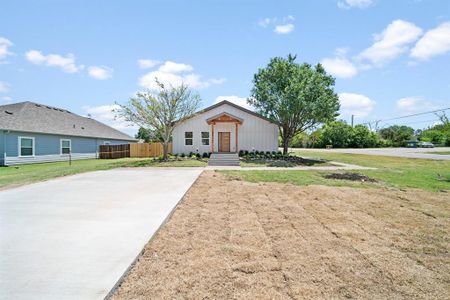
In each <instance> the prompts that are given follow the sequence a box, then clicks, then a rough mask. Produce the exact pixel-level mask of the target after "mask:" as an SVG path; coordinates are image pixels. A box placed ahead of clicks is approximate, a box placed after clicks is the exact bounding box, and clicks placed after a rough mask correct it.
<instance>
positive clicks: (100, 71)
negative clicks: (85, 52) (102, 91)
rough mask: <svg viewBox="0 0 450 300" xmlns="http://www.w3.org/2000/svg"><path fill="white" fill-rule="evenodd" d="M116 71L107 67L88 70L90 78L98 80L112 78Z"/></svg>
mask: <svg viewBox="0 0 450 300" xmlns="http://www.w3.org/2000/svg"><path fill="white" fill-rule="evenodd" d="M113 72H114V70H113V69H111V68H108V67H105V66H91V67H89V68H88V73H89V76H91V77H92V78H95V79H97V80H105V79H109V78H111V77H112V74H113Z"/></svg>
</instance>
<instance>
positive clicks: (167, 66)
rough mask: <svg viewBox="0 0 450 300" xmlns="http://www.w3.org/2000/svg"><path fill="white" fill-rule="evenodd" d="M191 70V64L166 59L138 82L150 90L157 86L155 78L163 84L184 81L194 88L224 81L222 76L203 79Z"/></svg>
mask: <svg viewBox="0 0 450 300" xmlns="http://www.w3.org/2000/svg"><path fill="white" fill-rule="evenodd" d="M193 70H194V68H193V67H192V66H191V65H187V64H181V63H175V62H172V61H167V62H165V63H164V64H163V65H161V66H160V67H159V68H158V70H156V71H152V72H149V73H147V74H145V75H144V76H142V77H141V78H140V79H139V84H140V85H141V86H142V87H145V88H148V89H150V90H158V86H157V84H156V82H155V79H156V78H157V79H158V80H159V81H160V82H162V83H163V84H168V85H172V86H180V85H181V84H182V83H184V84H187V85H188V86H190V87H191V88H194V89H203V88H207V87H209V86H211V85H214V84H221V83H223V82H225V81H226V80H225V79H224V78H220V79H214V78H212V79H206V80H203V79H202V77H201V76H200V75H198V74H196V73H192V72H191V71H193Z"/></svg>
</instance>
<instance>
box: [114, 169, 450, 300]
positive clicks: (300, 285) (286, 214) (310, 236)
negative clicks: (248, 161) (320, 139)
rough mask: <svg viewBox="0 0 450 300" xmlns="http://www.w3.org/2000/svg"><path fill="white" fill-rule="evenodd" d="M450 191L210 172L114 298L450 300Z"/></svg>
mask: <svg viewBox="0 0 450 300" xmlns="http://www.w3.org/2000/svg"><path fill="white" fill-rule="evenodd" d="M449 217H450V193H448V192H436V193H432V192H424V191H417V190H416V191H413V190H409V191H399V190H389V189H381V188H380V189H355V188H336V187H326V186H307V187H299V186H294V185H285V184H277V183H264V184H263V183H259V184H255V183H248V182H244V181H240V180H237V179H236V178H232V177H227V176H225V175H222V174H221V173H218V172H214V171H208V172H204V173H203V174H202V175H201V177H200V178H199V179H198V181H197V182H196V183H195V185H194V186H193V187H192V188H191V190H190V191H189V192H188V194H187V195H186V198H185V200H184V201H183V203H182V204H180V206H179V207H178V209H177V210H176V211H175V213H174V215H173V216H172V218H171V219H170V221H169V222H168V223H167V224H166V225H165V226H164V227H163V228H162V229H161V231H160V232H159V233H158V234H157V235H156V236H155V237H154V239H153V240H152V241H151V242H150V243H149V244H148V245H147V246H146V248H145V252H144V253H143V255H142V256H141V257H140V259H139V260H138V262H137V263H136V265H135V266H134V267H133V268H132V270H131V271H130V273H129V274H128V276H127V277H126V278H125V280H124V282H123V283H122V284H121V286H120V287H119V288H118V289H117V290H116V292H115V293H114V295H113V296H112V299H308V298H309V299H310V298H365V299H393V298H395V299H411V298H427V299H430V298H439V299H444V298H447V299H448V298H450V256H449V249H450V236H449V232H450V218H449Z"/></svg>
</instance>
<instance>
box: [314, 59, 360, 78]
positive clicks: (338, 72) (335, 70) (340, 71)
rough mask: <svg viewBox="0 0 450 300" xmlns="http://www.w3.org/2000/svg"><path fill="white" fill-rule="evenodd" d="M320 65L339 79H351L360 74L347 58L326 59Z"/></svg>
mask: <svg viewBox="0 0 450 300" xmlns="http://www.w3.org/2000/svg"><path fill="white" fill-rule="evenodd" d="M320 63H321V64H322V65H323V67H324V68H325V70H326V71H327V72H328V73H330V74H331V75H333V76H336V77H339V78H351V77H353V76H355V75H356V74H358V69H357V68H356V67H355V65H354V64H353V63H352V62H351V61H349V60H348V59H347V58H345V57H335V58H324V59H322V60H321V61H320Z"/></svg>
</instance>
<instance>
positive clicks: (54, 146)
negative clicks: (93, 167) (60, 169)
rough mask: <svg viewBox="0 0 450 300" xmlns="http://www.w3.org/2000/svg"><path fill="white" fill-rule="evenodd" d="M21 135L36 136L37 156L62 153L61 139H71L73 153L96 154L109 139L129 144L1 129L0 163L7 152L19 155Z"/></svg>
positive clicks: (35, 147)
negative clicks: (100, 146) (7, 131)
mask: <svg viewBox="0 0 450 300" xmlns="http://www.w3.org/2000/svg"><path fill="white" fill-rule="evenodd" d="M19 136H24V137H34V150H35V152H34V155H35V156H36V157H39V156H44V155H60V151H61V150H60V140H61V139H70V140H71V147H72V153H73V154H89V153H91V154H95V153H97V152H98V149H99V145H103V144H104V142H105V141H109V142H110V144H111V145H118V144H128V143H130V142H129V141H123V140H112V139H110V140H108V139H97V138H89V137H76V136H63V135H51V134H41V133H29V132H9V133H5V132H4V131H0V153H1V157H0V165H1V164H4V161H3V157H4V153H5V152H6V156H7V157H18V156H19V153H18V152H19V148H18V147H19V146H18V143H19V142H18V141H19Z"/></svg>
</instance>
